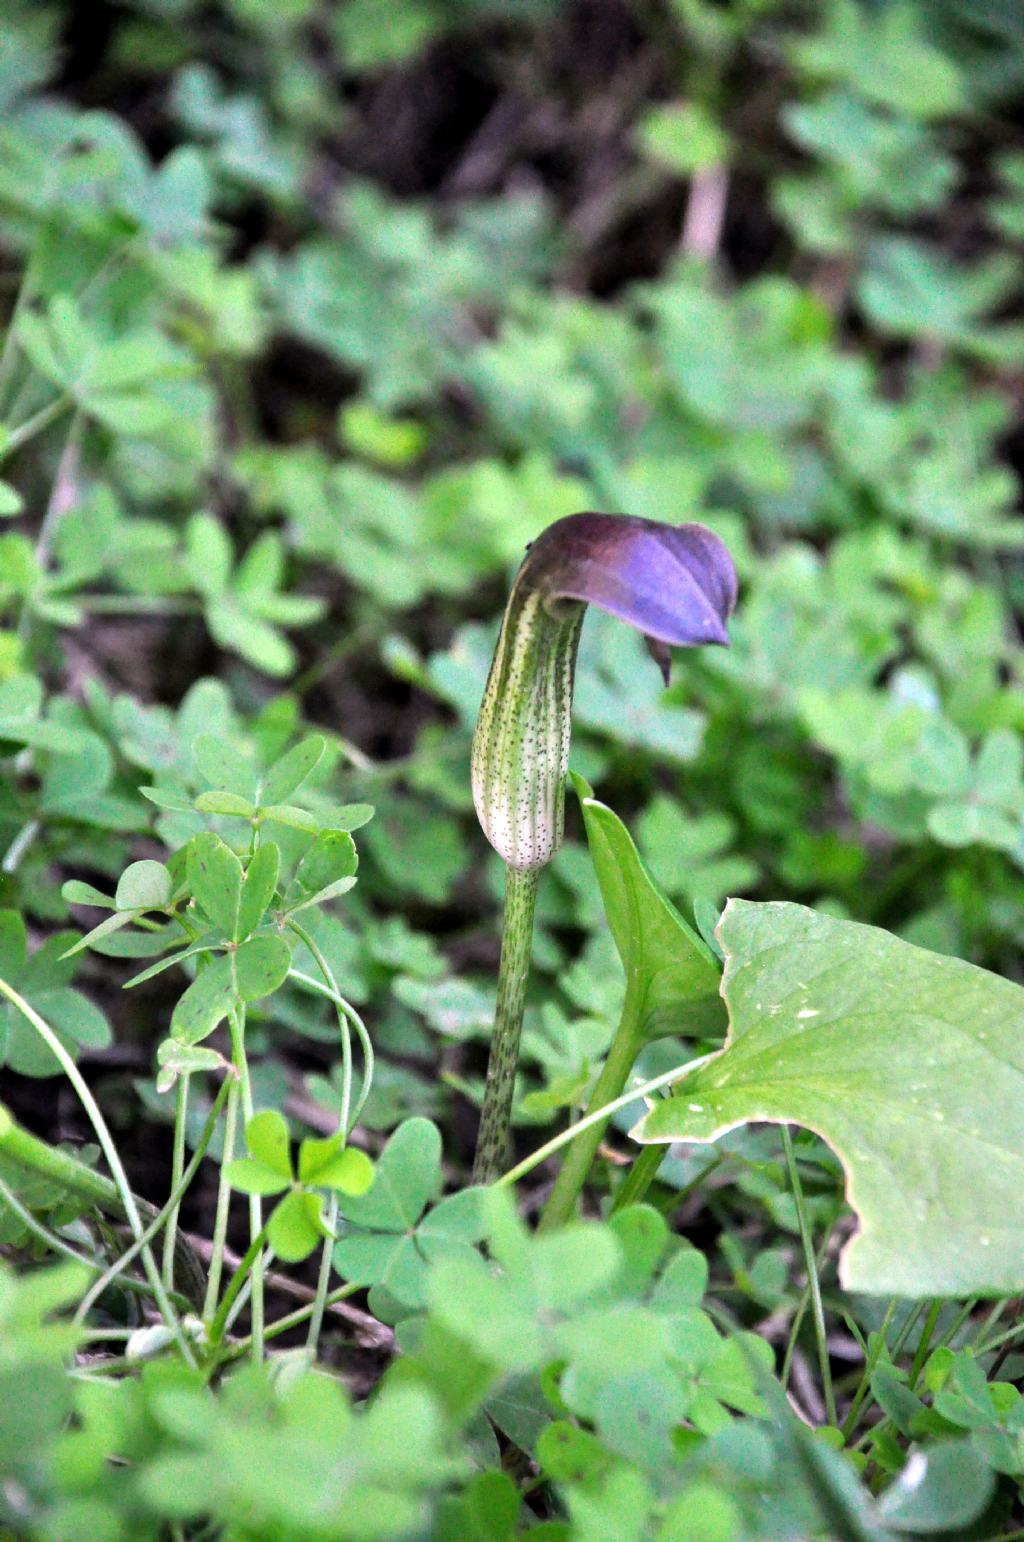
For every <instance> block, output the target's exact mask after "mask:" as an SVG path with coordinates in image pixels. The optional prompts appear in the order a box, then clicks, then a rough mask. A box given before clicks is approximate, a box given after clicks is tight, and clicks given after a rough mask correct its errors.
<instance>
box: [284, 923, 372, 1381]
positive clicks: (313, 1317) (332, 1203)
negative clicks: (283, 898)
mask: <svg viewBox="0 0 1024 1542" xmlns="http://www.w3.org/2000/svg"><path fill="white" fill-rule="evenodd" d="M288 925H289V927H290V928H291V930H292V931H293V932H294V933H295V935H296V936H297V937H298V938H300V939H301V941H302V942H304V943H305V945H306V947H307V948H308V949H309V952H310V953H311V954H312V956H313V959H314V962H315V963H316V966H317V968H318V969H319V970H320V973H321V974H322V975H323V977H324V980H325V982H326V985H327V989H328V992H329V994H330V997H331V1000H332V1001H333V1002H334V1005H335V1008H336V1010H337V1013H338V1027H339V1029H340V1030H341V1067H342V1069H341V1111H340V1114H339V1118H338V1130H339V1133H340V1134H342V1135H343V1136H344V1137H345V1139H346V1140H347V1139H348V1136H349V1132H350V1130H351V1128H352V1126H353V1125H354V1124H355V1121H356V1119H358V1117H359V1115H360V1113H361V1112H362V1109H363V1105H364V1104H365V1102H366V1099H367V1098H368V1097H369V1095H370V1086H371V1083H372V1080H373V1046H372V1045H371V1043H370V1036H369V1034H368V1033H367V1031H366V1025H365V1024H364V1022H363V1020H362V1018H361V1017H360V1016H359V1013H358V1012H357V1011H356V1010H355V1008H354V1007H353V1006H350V1005H349V1003H348V1002H347V1001H346V1000H345V998H344V997H343V996H342V994H341V992H340V991H339V990H338V983H337V981H336V980H335V978H334V971H333V970H332V969H331V966H330V964H329V963H328V962H327V960H326V958H325V957H324V955H323V953H322V952H321V950H320V948H319V947H318V946H317V944H316V942H315V941H314V939H313V938H312V937H311V936H310V935H309V933H308V932H307V931H306V929H305V928H304V927H303V926H302V925H300V923H299V922H298V921H295V920H292V921H289V923H288ZM291 972H292V973H295V971H291ZM310 983H311V984H315V983H316V982H315V981H311V982H310ZM349 1017H351V1018H352V1021H353V1022H354V1023H355V1025H356V1029H357V1031H358V1033H359V1036H360V1040H361V1042H362V1046H363V1057H364V1062H363V1086H362V1090H361V1092H360V1095H359V1103H358V1104H357V1106H356V1111H355V1114H352V1112H351V1107H352V1035H351V1033H350V1032H349V1025H348V1019H349ZM326 1225H327V1230H328V1232H329V1233H330V1236H329V1237H326V1238H325V1239H324V1245H323V1247H322V1248H321V1250H320V1268H319V1270H318V1272H317V1281H316V1297H315V1299H314V1301H313V1310H312V1312H311V1314H310V1319H309V1333H308V1335H307V1338H306V1347H307V1349H309V1350H310V1352H311V1353H312V1354H314V1355H315V1354H316V1349H317V1345H318V1343H319V1341H320V1330H321V1328H322V1327H323V1321H324V1305H325V1303H326V1300H327V1287H328V1286H329V1285H330V1283H331V1258H332V1255H333V1252H334V1233H335V1231H336V1230H337V1225H338V1196H337V1194H336V1193H335V1192H334V1191H333V1190H332V1191H331V1195H330V1198H329V1199H328V1201H327V1221H326Z"/></svg>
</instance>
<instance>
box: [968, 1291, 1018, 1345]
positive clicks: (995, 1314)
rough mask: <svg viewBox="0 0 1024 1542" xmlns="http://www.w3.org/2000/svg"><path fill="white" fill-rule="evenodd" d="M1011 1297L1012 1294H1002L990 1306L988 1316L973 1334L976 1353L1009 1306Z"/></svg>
mask: <svg viewBox="0 0 1024 1542" xmlns="http://www.w3.org/2000/svg"><path fill="white" fill-rule="evenodd" d="M1012 1299H1013V1297H1012V1296H1003V1297H1002V1298H1001V1299H1000V1300H999V1301H997V1302H996V1303H995V1305H994V1306H993V1307H992V1309H991V1311H990V1312H989V1314H988V1316H987V1317H986V1318H985V1321H984V1322H983V1323H982V1325H981V1327H980V1328H979V1329H978V1331H977V1333H976V1334H975V1336H974V1344H975V1352H976V1353H977V1352H979V1346H980V1345H982V1344H984V1342H985V1339H986V1338H987V1336H988V1335H989V1334H990V1333H991V1332H992V1329H993V1328H994V1327H995V1325H996V1323H997V1322H998V1321H999V1319H1000V1317H1002V1315H1003V1313H1004V1312H1005V1311H1006V1308H1007V1307H1008V1306H1009V1304H1010V1302H1011V1301H1012Z"/></svg>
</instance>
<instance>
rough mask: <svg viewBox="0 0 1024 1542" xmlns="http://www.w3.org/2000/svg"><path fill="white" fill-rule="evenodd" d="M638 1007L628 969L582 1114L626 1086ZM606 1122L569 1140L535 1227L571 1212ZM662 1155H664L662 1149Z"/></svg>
mask: <svg viewBox="0 0 1024 1542" xmlns="http://www.w3.org/2000/svg"><path fill="white" fill-rule="evenodd" d="M640 1006H641V1001H640V985H639V983H638V980H637V976H636V975H635V974H634V973H633V972H631V973H630V975H629V978H628V979H627V982H626V999H625V1002H624V1003H623V1007H622V1017H621V1019H620V1020H619V1026H618V1028H617V1029H616V1030H615V1037H614V1039H613V1040H612V1043H611V1048H610V1049H609V1051H608V1058H607V1059H606V1060H605V1063H604V1066H603V1068H602V1070H601V1074H600V1076H599V1077H598V1079H597V1082H596V1084H595V1086H594V1090H593V1092H592V1093H591V1094H590V1101H589V1103H588V1104H587V1109H586V1115H590V1114H592V1113H593V1112H594V1111H595V1110H596V1109H599V1108H602V1107H603V1106H604V1105H605V1104H606V1103H610V1102H611V1101H612V1099H613V1098H617V1097H618V1095H619V1093H620V1092H621V1091H622V1089H623V1087H624V1086H625V1085H626V1080H627V1078H628V1077H629V1074H630V1072H631V1071H632V1069H633V1067H634V1065H635V1064H636V1058H637V1055H638V1054H639V1053H640V1050H641V1047H642V1044H643V1040H642V1037H641V1031H640V1030H641V1020H640ZM586 1115H585V1117H586ZM607 1124H608V1121H607V1119H605V1120H599V1121H597V1122H595V1123H594V1124H591V1125H589V1126H588V1127H587V1129H586V1131H585V1132H584V1137H583V1139H582V1140H577V1141H574V1142H573V1144H572V1146H571V1147H570V1149H569V1151H568V1152H567V1154H566V1158H565V1161H564V1162H563V1163H562V1166H561V1169H560V1171H559V1174H558V1177H557V1178H556V1179H555V1186H554V1188H553V1189H552V1190H551V1197H550V1198H549V1200H548V1202H547V1204H546V1205H545V1206H544V1212H543V1214H542V1216H541V1218H540V1225H539V1228H538V1229H539V1230H540V1231H550V1230H551V1229H552V1227H555V1226H562V1225H564V1224H565V1222H566V1221H567V1220H568V1219H569V1217H570V1216H571V1215H572V1213H573V1211H574V1210H575V1208H576V1201H577V1200H578V1199H579V1196H580V1193H581V1191H582V1189H583V1185H584V1184H585V1183H586V1181H587V1175H588V1173H589V1172H590V1169H591V1167H592V1166H593V1164H594V1157H595V1156H596V1155H597V1148H598V1146H599V1145H600V1144H601V1139H602V1137H603V1135H604V1132H605V1129H606V1128H607ZM662 1155H663V1156H664V1152H662Z"/></svg>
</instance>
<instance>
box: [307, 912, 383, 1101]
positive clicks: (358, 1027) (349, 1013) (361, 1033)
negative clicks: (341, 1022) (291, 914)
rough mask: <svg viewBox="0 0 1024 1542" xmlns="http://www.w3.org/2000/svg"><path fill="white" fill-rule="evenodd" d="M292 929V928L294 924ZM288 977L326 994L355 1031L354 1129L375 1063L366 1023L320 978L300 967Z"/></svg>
mask: <svg viewBox="0 0 1024 1542" xmlns="http://www.w3.org/2000/svg"><path fill="white" fill-rule="evenodd" d="M290 924H291V923H290ZM292 929H293V930H294V926H293V927H292ZM314 957H315V955H314ZM288 978H289V980H295V981H296V982H297V983H298V984H299V985H304V986H305V987H306V988H307V990H311V991H317V992H318V993H319V994H320V995H321V996H326V997H327V999H328V1001H333V1002H334V1005H335V1006H336V1007H338V1008H339V1010H340V1011H342V1012H344V1014H345V1016H346V1017H347V1018H348V1020H349V1022H350V1023H351V1025H352V1027H353V1028H354V1029H355V1031H356V1037H357V1038H358V1040H359V1043H360V1046H361V1047H362V1051H363V1085H362V1087H361V1088H360V1089H359V1096H358V1098H356V1106H355V1108H354V1109H353V1110H352V1115H351V1118H350V1120H349V1126H348V1127H349V1130H354V1129H355V1127H356V1125H357V1124H358V1123H359V1115H360V1114H361V1113H362V1111H363V1109H364V1108H365V1107H366V1100H367V1098H368V1097H369V1096H370V1092H371V1091H372V1088H373V1072H374V1066H375V1064H376V1058H375V1056H374V1053H373V1044H372V1043H371V1040H370V1035H369V1033H368V1032H367V1028H366V1024H365V1023H364V1022H363V1020H362V1018H361V1017H360V1016H359V1013H358V1012H357V1011H356V1009H355V1007H354V1006H353V1005H352V1003H351V1002H350V1001H346V1000H345V998H344V996H341V995H339V993H338V992H337V991H336V990H332V989H331V988H330V986H328V985H324V984H323V983H322V982H321V981H320V980H314V979H313V976H312V975H309V974H305V973H304V972H303V971H302V970H301V969H289V971H288Z"/></svg>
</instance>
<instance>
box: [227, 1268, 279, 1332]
mask: <svg viewBox="0 0 1024 1542" xmlns="http://www.w3.org/2000/svg"><path fill="white" fill-rule="evenodd" d="M276 1257H277V1254H276V1253H275V1252H274V1249H273V1248H263V1249H262V1251H261V1252H260V1256H259V1260H258V1262H259V1266H260V1268H261V1269H262V1270H263V1273H264V1276H266V1274H267V1273H268V1272H269V1269H270V1266H271V1264H272V1263H273V1262H274V1259H275V1258H276ZM251 1294H252V1275H251V1274H250V1276H249V1278H248V1279H247V1280H246V1282H245V1284H244V1285H243V1286H242V1288H241V1290H240V1291H239V1293H238V1295H237V1296H236V1297H235V1302H234V1305H233V1306H232V1308H231V1310H230V1312H229V1313H228V1319H227V1322H226V1323H225V1324H224V1332H225V1333H226V1334H227V1333H230V1332H231V1329H232V1328H233V1327H234V1325H235V1322H236V1321H237V1319H238V1317H239V1316H240V1315H241V1313H242V1312H244V1311H245V1308H246V1306H247V1305H248V1304H249V1297H250V1295H251ZM266 1336H267V1332H266V1328H264V1330H263V1337H264V1338H266ZM249 1343H250V1344H251V1343H252V1334H250V1335H249Z"/></svg>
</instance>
